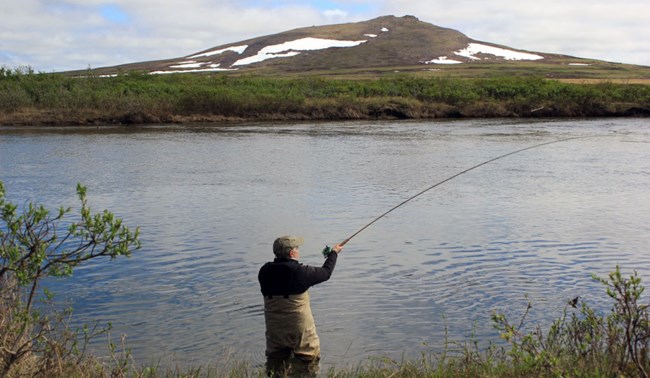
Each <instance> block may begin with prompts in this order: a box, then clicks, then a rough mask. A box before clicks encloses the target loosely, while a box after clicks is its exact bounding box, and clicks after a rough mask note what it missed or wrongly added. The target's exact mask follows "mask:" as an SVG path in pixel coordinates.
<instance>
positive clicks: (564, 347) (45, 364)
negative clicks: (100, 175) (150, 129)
mask: <svg viewBox="0 0 650 378" xmlns="http://www.w3.org/2000/svg"><path fill="white" fill-rule="evenodd" d="M77 194H78V197H79V200H80V209H79V212H78V215H76V216H73V212H72V211H71V209H70V208H60V209H57V210H55V211H51V210H48V209H46V208H45V207H44V206H42V205H36V204H33V203H32V202H29V203H26V204H24V205H22V206H19V205H16V204H14V203H12V202H11V201H9V200H8V199H7V197H6V193H5V188H4V185H3V184H2V183H1V182H0V376H3V377H22V376H30V377H125V376H132V377H262V376H264V369H263V367H261V366H256V365H253V364H251V363H249V362H246V361H241V360H237V359H228V358H226V359H224V360H223V361H221V362H219V363H212V364H211V365H208V366H196V367H178V366H177V367H174V366H146V365H138V364H137V362H136V361H134V359H133V358H132V355H131V353H130V351H129V349H128V347H127V344H128V341H125V340H124V338H123V337H122V338H121V342H117V343H116V342H113V341H111V338H110V327H104V326H100V325H97V324H95V325H93V326H83V327H82V328H80V329H72V328H71V326H70V324H72V323H71V317H72V313H71V312H70V310H69V309H66V308H63V309H61V307H60V306H59V305H57V303H56V302H55V301H54V295H53V294H52V293H50V292H48V291H47V289H46V288H45V287H43V284H44V279H46V278H47V277H66V276H69V275H71V274H72V271H73V269H74V268H75V267H77V266H79V265H80V264H85V263H87V262H88V261H91V260H94V259H98V258H116V257H119V256H129V255H130V254H131V252H132V251H135V250H137V249H138V248H139V247H140V244H139V238H138V236H139V235H138V234H139V232H138V229H136V230H135V231H131V230H130V229H129V228H128V227H126V226H125V225H124V224H123V223H122V220H120V219H118V218H116V217H115V216H114V215H113V214H112V213H111V212H109V211H107V210H104V211H103V212H100V213H92V211H91V209H90V207H89V206H88V204H87V197H86V188H85V187H84V186H82V185H78V186H77ZM593 279H594V280H596V281H598V282H600V283H602V284H603V286H604V287H605V291H606V294H607V296H608V298H609V299H610V300H611V303H612V304H611V308H610V310H609V312H606V311H599V310H596V309H594V308H592V307H590V306H589V304H588V303H586V302H585V301H583V300H581V299H580V298H579V297H577V298H575V299H574V300H572V301H569V303H568V304H567V305H566V307H565V309H564V311H563V313H562V315H561V316H560V317H559V318H558V319H555V320H554V321H552V322H551V324H550V325H549V326H548V327H542V326H536V325H530V324H528V321H527V319H526V318H527V315H528V314H529V312H530V311H532V309H533V305H532V304H531V303H528V305H527V307H526V308H525V309H524V310H523V314H522V316H521V317H519V318H517V319H515V320H514V321H513V320H512V319H509V318H508V317H506V316H505V315H504V314H503V313H500V312H494V313H493V314H492V321H493V326H494V327H496V328H497V329H498V331H499V333H500V335H501V340H495V341H493V342H489V343H488V344H487V345H486V344H485V343H483V342H481V343H479V342H478V341H476V340H472V339H471V338H470V339H468V340H461V341H453V340H449V339H445V340H441V344H443V345H442V347H443V348H441V349H442V352H436V353H426V354H425V353H423V354H422V355H421V356H419V357H408V356H405V357H404V358H403V359H401V360H393V359H390V358H385V357H381V356H378V357H377V358H374V359H371V360H368V361H367V362H366V363H360V364H358V365H357V366H354V367H345V368H343V367H341V368H330V369H328V370H326V371H323V372H322V374H323V375H324V376H328V377H461V376H462V377H468V376H476V377H522V376H532V377H558V376H573V377H612V376H626V377H631V376H640V377H647V376H648V372H650V348H649V347H650V319H649V313H648V304H646V303H644V302H643V299H642V294H643V291H644V287H643V286H642V285H641V278H640V277H638V275H637V274H636V272H634V273H633V274H631V275H630V276H625V275H624V274H622V273H621V271H620V269H619V267H618V266H617V267H616V268H615V270H614V271H613V272H611V273H610V274H609V275H608V276H607V277H604V278H603V277H596V276H594V277H593ZM542 311H543V309H542ZM94 337H107V351H106V354H107V357H99V356H97V355H94V354H91V353H89V352H88V351H87V349H86V346H87V345H88V341H89V340H90V339H92V338H94ZM151 357H152V358H154V357H155V356H151ZM289 373H290V372H289ZM289 375H290V374H289Z"/></svg>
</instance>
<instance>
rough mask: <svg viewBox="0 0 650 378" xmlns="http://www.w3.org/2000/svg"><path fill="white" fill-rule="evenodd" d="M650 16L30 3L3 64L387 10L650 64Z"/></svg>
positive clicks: (567, 6) (66, 61)
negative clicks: (649, 37) (648, 40)
mask: <svg viewBox="0 0 650 378" xmlns="http://www.w3.org/2000/svg"><path fill="white" fill-rule="evenodd" d="M649 13H650V2H648V1H647V0H627V1H626V2H625V4H622V3H621V2H620V1H611V0H609V1H605V0H591V1H586V0H573V1H571V2H567V1H565V2H558V1H555V0H536V1H532V0H523V1H512V0H511V1H504V0H502V1H497V0H484V1H481V2H477V1H473V0H457V1H454V2H448V1H446V0H445V1H442V0H426V1H425V0H414V1H413V0H393V1H385V0H377V1H365V0H352V1H338V0H317V1H311V2H304V1H297V0H295V1H293V0H292V1H279V0H257V1H254V0H240V1H230V0H167V1H164V2H161V1H159V0H112V1H111V0H108V1H107V0H48V1H42V0H22V1H10V2H7V4H3V7H2V12H1V13H0V65H5V66H9V67H13V66H17V65H30V66H32V67H33V68H34V69H36V70H38V71H46V72H49V71H61V70H72V69H83V68H86V67H87V66H91V67H101V66H110V65H116V64H124V63H133V62H138V61H146V60H155V59H166V58H175V57H180V56H185V55H189V54H192V53H195V52H198V51H201V50H205V49H208V48H211V47H214V46H218V45H222V44H227V43H233V42H239V41H241V40H244V39H248V38H254V37H258V36H262V35H267V34H274V33H279V32H282V31H285V30H289V29H294V28H298V27H305V26H311V25H323V24H331V23H339V22H354V21H360V20H366V19H371V18H374V17H378V16H382V15H387V14H394V15H397V16H402V15H406V14H410V15H414V16H416V17H418V18H419V19H420V20H422V21H425V22H430V23H433V24H436V25H439V26H443V27H449V28H453V29H456V30H459V31H461V32H463V33H465V34H467V35H468V36H469V37H471V38H474V39H477V40H481V41H486V42H493V43H498V44H502V45H506V46H510V47H513V48H519V49H525V50H531V51H539V52H550V53H561V54H568V55H574V56H579V57H586V58H595V59H602V60H608V61H615V62H624V63H637V64H645V65H650V46H649V45H648V44H647V42H646V36H647V35H650V23H648V22H647V20H646V15H647V14H649Z"/></svg>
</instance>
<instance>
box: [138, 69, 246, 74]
mask: <svg viewBox="0 0 650 378" xmlns="http://www.w3.org/2000/svg"><path fill="white" fill-rule="evenodd" d="M220 71H237V69H236V68H201V69H196V70H170V71H152V72H149V75H164V74H173V73H187V72H220Z"/></svg>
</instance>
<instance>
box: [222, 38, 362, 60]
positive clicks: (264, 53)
mask: <svg viewBox="0 0 650 378" xmlns="http://www.w3.org/2000/svg"><path fill="white" fill-rule="evenodd" d="M365 42H366V40H365V39H364V40H360V41H341V40H337V39H322V38H312V37H307V38H301V39H296V40H295V41H289V42H284V43H281V44H279V45H271V46H266V47H264V48H263V49H261V50H260V51H259V52H258V53H257V54H256V55H253V56H249V57H248V58H243V59H240V60H238V61H236V62H235V63H233V64H232V65H233V66H243V65H247V64H252V63H259V62H262V61H265V60H267V59H271V58H282V57H288V56H295V55H298V54H300V52H301V51H310V50H323V49H329V48H331V47H354V46H359V45H360V44H362V43H365Z"/></svg>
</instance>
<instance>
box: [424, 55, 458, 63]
mask: <svg viewBox="0 0 650 378" xmlns="http://www.w3.org/2000/svg"><path fill="white" fill-rule="evenodd" d="M459 63H463V62H461V61H460V60H453V59H449V58H447V57H446V56H441V57H438V59H432V60H427V61H426V62H424V64H459Z"/></svg>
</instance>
